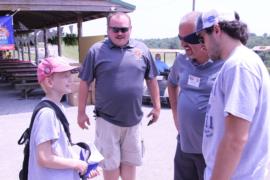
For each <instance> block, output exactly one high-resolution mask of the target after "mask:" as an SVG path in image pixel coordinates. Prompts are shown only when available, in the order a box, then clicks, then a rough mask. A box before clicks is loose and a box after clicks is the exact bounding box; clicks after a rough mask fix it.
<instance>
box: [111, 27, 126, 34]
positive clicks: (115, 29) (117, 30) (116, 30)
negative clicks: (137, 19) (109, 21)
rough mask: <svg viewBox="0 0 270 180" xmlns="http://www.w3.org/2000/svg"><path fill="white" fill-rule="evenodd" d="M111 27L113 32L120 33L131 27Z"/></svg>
mask: <svg viewBox="0 0 270 180" xmlns="http://www.w3.org/2000/svg"><path fill="white" fill-rule="evenodd" d="M110 29H111V30H112V32H114V33H119V32H120V31H121V32H122V33H126V32H128V30H129V27H110Z"/></svg>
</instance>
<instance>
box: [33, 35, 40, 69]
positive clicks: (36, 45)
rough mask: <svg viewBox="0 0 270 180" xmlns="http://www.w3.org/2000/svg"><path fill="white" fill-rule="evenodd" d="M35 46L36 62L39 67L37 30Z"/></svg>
mask: <svg viewBox="0 0 270 180" xmlns="http://www.w3.org/2000/svg"><path fill="white" fill-rule="evenodd" d="M34 46H35V62H36V65H38V58H39V54H38V40H37V30H35V32H34Z"/></svg>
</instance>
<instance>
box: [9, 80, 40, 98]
mask: <svg viewBox="0 0 270 180" xmlns="http://www.w3.org/2000/svg"><path fill="white" fill-rule="evenodd" d="M14 87H15V89H17V90H21V92H22V96H23V97H24V98H25V99H27V98H28V95H29V94H30V93H31V92H32V91H33V90H35V89H40V85H39V83H38V82H27V83H16V84H14Z"/></svg>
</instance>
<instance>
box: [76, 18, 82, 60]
mask: <svg viewBox="0 0 270 180" xmlns="http://www.w3.org/2000/svg"><path fill="white" fill-rule="evenodd" d="M82 22H83V19H82V17H81V16H78V23H77V29H78V51H79V57H80V38H81V37H82Z"/></svg>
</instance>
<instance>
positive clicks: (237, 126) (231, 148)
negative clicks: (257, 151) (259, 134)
mask: <svg viewBox="0 0 270 180" xmlns="http://www.w3.org/2000/svg"><path fill="white" fill-rule="evenodd" d="M249 127H250V122H249V121H247V120H245V119H242V118H239V117H236V116H233V115H231V114H229V115H228V116H227V117H226V119H225V132H224V135H223V138H222V140H221V142H220V144H219V146H218V150H217V154H216V160H215V165H214V169H213V174H212V177H211V180H228V179H231V177H232V175H233V173H234V171H235V169H236V167H237V165H238V163H239V161H240V159H241V154H242V151H243V149H244V147H245V144H246V142H247V140H248V134H249Z"/></svg>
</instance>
